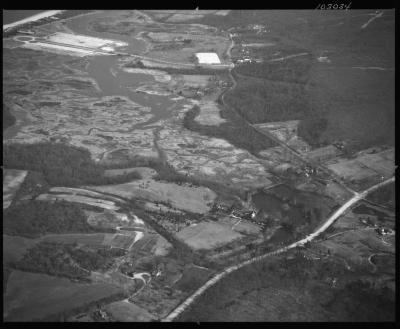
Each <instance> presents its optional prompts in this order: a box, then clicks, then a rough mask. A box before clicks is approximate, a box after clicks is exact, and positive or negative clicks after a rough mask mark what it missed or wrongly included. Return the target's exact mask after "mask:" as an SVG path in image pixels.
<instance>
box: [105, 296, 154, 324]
mask: <svg viewBox="0 0 400 329" xmlns="http://www.w3.org/2000/svg"><path fill="white" fill-rule="evenodd" d="M105 310H106V311H107V312H108V313H109V314H111V316H112V317H113V318H114V319H115V320H117V321H118V322H149V321H151V320H154V319H155V317H154V316H153V315H151V314H150V313H149V312H147V311H146V310H145V309H143V308H141V307H139V306H137V305H135V304H133V303H129V302H126V301H120V302H114V303H111V304H108V305H107V306H106V307H105Z"/></svg>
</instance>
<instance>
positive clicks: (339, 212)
mask: <svg viewBox="0 0 400 329" xmlns="http://www.w3.org/2000/svg"><path fill="white" fill-rule="evenodd" d="M394 181H395V177H391V178H389V179H387V180H385V181H383V182H381V183H378V184H376V185H374V186H372V187H370V188H369V189H367V190H365V191H363V192H362V193H356V194H355V195H354V196H353V197H352V198H351V199H349V200H348V201H347V202H346V203H345V204H343V205H342V206H341V207H340V208H339V209H337V210H336V211H335V212H334V213H333V214H332V215H331V216H330V217H329V218H328V219H327V220H326V221H325V222H324V223H323V224H322V225H321V226H320V227H319V228H318V229H317V230H315V231H314V232H313V233H311V234H310V235H308V236H307V237H305V238H304V239H301V240H299V241H297V242H294V243H292V244H291V245H289V246H286V247H283V248H280V249H278V250H275V251H272V252H268V253H266V254H264V255H261V256H257V257H254V258H252V259H249V260H247V261H244V262H242V263H239V264H237V265H233V266H230V267H228V268H226V269H225V270H223V271H222V272H220V273H218V274H217V275H215V276H214V277H212V278H211V279H210V280H208V281H207V282H206V283H205V284H204V285H203V286H201V287H200V288H199V289H197V290H196V291H195V292H194V293H193V294H192V295H191V296H189V297H188V298H187V299H186V300H185V301H184V302H183V303H182V304H180V305H179V306H178V307H177V308H176V309H175V310H173V311H172V312H171V313H170V314H169V315H168V316H167V317H165V318H164V319H163V320H162V322H171V321H173V320H174V319H175V318H177V317H178V316H179V315H180V314H181V313H183V312H184V311H185V310H186V309H187V308H188V307H189V306H190V305H191V304H192V303H193V302H194V301H195V300H196V299H197V298H198V297H199V296H201V295H202V294H203V293H204V292H205V291H206V290H207V289H208V288H210V287H211V286H213V285H214V284H216V283H217V282H218V281H219V280H221V279H222V278H224V277H225V276H227V275H228V274H229V273H232V272H234V271H236V270H238V269H240V268H242V267H244V266H246V265H249V264H252V263H255V262H258V261H260V260H262V259H264V258H267V257H269V256H274V255H278V254H281V253H283V252H286V251H288V250H290V249H293V248H296V247H299V246H303V245H304V244H305V243H307V242H310V241H312V240H313V239H315V238H316V237H317V236H318V235H320V234H321V233H322V232H324V231H325V230H327V229H328V228H329V227H330V226H331V225H332V224H333V223H334V222H335V221H336V219H338V218H339V217H340V216H341V215H342V214H344V213H345V212H346V211H347V210H348V209H349V208H350V207H351V206H353V205H354V204H355V203H357V202H358V201H360V200H361V199H363V198H365V197H366V196H367V195H368V194H369V193H371V192H373V191H375V190H377V189H378V188H380V187H382V186H384V185H387V184H390V183H392V182H394Z"/></svg>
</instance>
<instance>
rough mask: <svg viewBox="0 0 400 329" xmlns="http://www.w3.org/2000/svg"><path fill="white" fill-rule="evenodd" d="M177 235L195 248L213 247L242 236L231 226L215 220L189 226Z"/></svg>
mask: <svg viewBox="0 0 400 329" xmlns="http://www.w3.org/2000/svg"><path fill="white" fill-rule="evenodd" d="M176 236H177V238H178V239H181V240H182V241H184V242H185V243H186V244H187V245H189V246H190V247H191V248H193V249H195V250H199V249H213V248H215V247H217V246H220V245H222V244H226V243H228V242H231V241H233V240H236V239H238V238H240V237H242V235H241V234H239V233H237V232H235V231H233V230H232V229H231V228H230V227H229V226H226V225H222V224H218V223H214V222H201V223H199V224H197V225H192V226H188V227H186V228H184V229H182V230H181V231H179V232H178V233H177V234H176Z"/></svg>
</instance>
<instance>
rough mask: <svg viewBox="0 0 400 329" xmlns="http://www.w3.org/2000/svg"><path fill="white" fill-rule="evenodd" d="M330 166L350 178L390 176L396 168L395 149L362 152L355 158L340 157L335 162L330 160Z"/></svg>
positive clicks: (344, 176) (340, 174)
mask: <svg viewBox="0 0 400 329" xmlns="http://www.w3.org/2000/svg"><path fill="white" fill-rule="evenodd" d="M328 168H329V169H331V170H332V171H334V172H335V173H336V174H337V175H339V176H341V177H343V178H344V179H348V180H356V181H357V180H362V179H365V178H376V177H379V178H380V176H383V177H390V176H391V175H393V174H394V170H395V163H394V149H393V148H391V149H388V150H385V151H382V152H379V153H374V154H362V155H359V156H357V157H356V158H355V159H338V160H336V161H334V162H333V163H332V162H329V164H328Z"/></svg>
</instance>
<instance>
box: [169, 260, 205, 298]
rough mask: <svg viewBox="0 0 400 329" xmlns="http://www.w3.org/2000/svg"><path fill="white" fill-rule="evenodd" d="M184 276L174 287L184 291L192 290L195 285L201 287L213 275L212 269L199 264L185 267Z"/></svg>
mask: <svg viewBox="0 0 400 329" xmlns="http://www.w3.org/2000/svg"><path fill="white" fill-rule="evenodd" d="M182 274H183V275H182V277H181V278H180V279H179V280H178V281H177V282H176V283H175V284H174V286H173V288H176V289H179V290H181V291H184V292H192V291H193V290H194V289H195V287H199V286H200V285H201V284H202V283H204V282H206V281H207V279H208V278H209V277H210V275H211V271H210V270H208V269H206V268H203V267H198V266H194V265H192V266H190V267H187V268H185V270H184V271H183V273H182Z"/></svg>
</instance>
